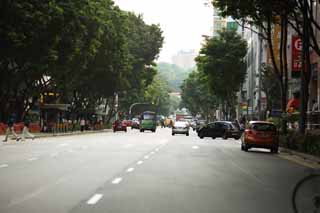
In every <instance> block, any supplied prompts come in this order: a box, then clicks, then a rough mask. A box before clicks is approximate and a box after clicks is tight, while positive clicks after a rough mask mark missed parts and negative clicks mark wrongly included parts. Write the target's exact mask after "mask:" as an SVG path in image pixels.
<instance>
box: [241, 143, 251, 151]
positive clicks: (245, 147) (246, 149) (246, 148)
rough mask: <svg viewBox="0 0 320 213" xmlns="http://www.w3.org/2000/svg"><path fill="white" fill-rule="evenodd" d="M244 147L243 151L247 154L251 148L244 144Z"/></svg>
mask: <svg viewBox="0 0 320 213" xmlns="http://www.w3.org/2000/svg"><path fill="white" fill-rule="evenodd" d="M242 147H243V151H245V152H247V151H248V150H249V147H248V145H247V144H246V143H243V145H242Z"/></svg>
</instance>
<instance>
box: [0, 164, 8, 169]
mask: <svg viewBox="0 0 320 213" xmlns="http://www.w3.org/2000/svg"><path fill="white" fill-rule="evenodd" d="M8 166H9V165H8V164H1V165H0V169H2V168H7V167H8Z"/></svg>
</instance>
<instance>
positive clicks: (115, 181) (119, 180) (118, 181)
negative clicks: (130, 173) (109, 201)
mask: <svg viewBox="0 0 320 213" xmlns="http://www.w3.org/2000/svg"><path fill="white" fill-rule="evenodd" d="M121 181H122V178H116V179H114V180H113V181H112V184H119V183H120V182H121Z"/></svg>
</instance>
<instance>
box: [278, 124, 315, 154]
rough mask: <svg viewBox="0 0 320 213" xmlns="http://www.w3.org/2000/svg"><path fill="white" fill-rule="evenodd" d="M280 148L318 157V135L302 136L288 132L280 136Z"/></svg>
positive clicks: (295, 132)
mask: <svg viewBox="0 0 320 213" xmlns="http://www.w3.org/2000/svg"><path fill="white" fill-rule="evenodd" d="M279 139H280V140H279V142H280V146H282V147H285V148H289V149H293V150H296V151H299V152H304V153H307V154H311V155H315V156H320V135H318V134H314V133H310V132H309V133H307V134H305V135H302V134H300V133H298V132H297V131H293V130H291V131H288V134H287V135H280V138H279Z"/></svg>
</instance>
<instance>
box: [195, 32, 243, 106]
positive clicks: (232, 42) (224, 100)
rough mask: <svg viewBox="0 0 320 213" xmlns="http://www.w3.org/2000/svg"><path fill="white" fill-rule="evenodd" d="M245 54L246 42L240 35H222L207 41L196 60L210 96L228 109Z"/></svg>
mask: <svg viewBox="0 0 320 213" xmlns="http://www.w3.org/2000/svg"><path fill="white" fill-rule="evenodd" d="M246 51H247V44H246V41H245V40H243V39H242V38H241V36H240V35H238V34H237V33H236V32H235V31H222V32H219V36H217V37H213V38H210V39H207V41H206V43H205V44H204V46H203V47H202V49H201V51H200V55H199V56H198V57H197V58H196V61H197V67H198V69H199V71H200V72H202V73H204V75H205V76H206V77H207V79H208V84H209V88H210V89H211V92H212V93H213V94H214V95H215V96H216V97H217V98H218V99H219V100H220V103H221V104H223V105H224V106H227V108H229V109H230V108H233V107H234V106H235V105H236V103H235V97H236V93H237V92H238V91H239V89H240V86H241V84H243V82H244V79H245V76H246V65H245V62H244V56H245V55H246ZM227 111H229V110H226V112H227Z"/></svg>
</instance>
